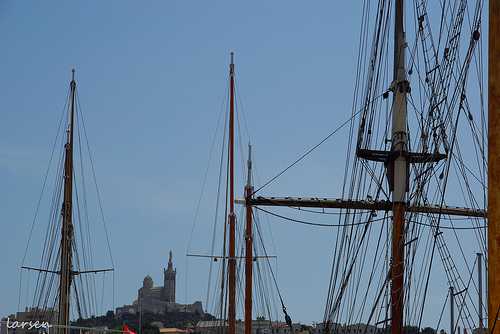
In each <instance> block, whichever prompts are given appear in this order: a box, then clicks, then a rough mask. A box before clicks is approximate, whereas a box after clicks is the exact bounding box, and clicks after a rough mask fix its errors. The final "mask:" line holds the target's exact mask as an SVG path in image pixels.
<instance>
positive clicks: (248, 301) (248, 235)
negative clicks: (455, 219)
mask: <svg viewBox="0 0 500 334" xmlns="http://www.w3.org/2000/svg"><path fill="white" fill-rule="evenodd" d="M245 190H246V197H247V198H250V197H251V196H252V193H253V186H252V146H251V145H248V178H247V185H246V187H245ZM246 209H247V212H246V223H247V224H246V225H247V227H246V232H245V245H246V254H245V334H252V261H253V257H252V246H253V234H252V206H251V205H250V203H247V204H246Z"/></svg>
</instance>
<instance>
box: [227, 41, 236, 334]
mask: <svg viewBox="0 0 500 334" xmlns="http://www.w3.org/2000/svg"><path fill="white" fill-rule="evenodd" d="M229 73H230V80H231V92H230V94H231V95H230V103H229V260H228V265H229V334H236V215H235V213H234V64H233V52H232V51H231V65H230V72H229Z"/></svg>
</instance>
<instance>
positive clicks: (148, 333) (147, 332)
mask: <svg viewBox="0 0 500 334" xmlns="http://www.w3.org/2000/svg"><path fill="white" fill-rule="evenodd" d="M141 333H142V334H160V329H159V328H158V327H157V326H154V325H151V324H150V323H148V322H146V323H143V324H142V327H141Z"/></svg>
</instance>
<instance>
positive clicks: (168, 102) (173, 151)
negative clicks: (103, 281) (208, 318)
mask: <svg viewBox="0 0 500 334" xmlns="http://www.w3.org/2000/svg"><path fill="white" fill-rule="evenodd" d="M362 5H363V4H362V3H361V2H360V1H352V2H350V1H344V2H340V1H315V2H305V1H291V2H289V1H252V2H229V1H216V2H211V1H210V2H209V1H146V2H138V1H105V2H98V1H86V2H83V1H81V2H69V1H48V2H40V1H2V2H1V3H0V45H1V48H0V115H1V116H0V117H1V122H0V124H1V125H0V169H1V175H2V181H1V191H0V196H1V197H0V203H1V204H0V205H1V207H0V220H1V224H2V232H1V234H0V245H1V246H0V247H1V250H0V261H1V263H2V267H3V268H2V275H1V276H0V315H1V316H6V315H8V314H10V313H14V312H16V311H17V310H18V292H19V274H20V266H21V262H22V258H23V254H24V250H25V247H26V241H27V238H28V234H29V229H30V228H31V223H32V220H33V216H34V214H35V210H36V205H37V201H38V196H39V193H40V190H41V187H42V184H43V178H44V175H45V171H46V168H47V164H48V161H49V157H50V153H51V150H52V145H53V143H54V138H55V136H56V131H57V126H58V124H59V119H60V115H61V112H62V108H63V105H64V101H65V98H66V94H67V90H68V86H69V82H70V80H71V69H72V68H75V69H76V82H77V89H78V93H79V99H80V103H81V107H82V110H83V114H84V117H85V125H86V129H87V134H88V137H89V144H90V148H91V153H92V159H93V163H94V168H95V173H96V177H97V182H98V185H99V189H100V195H101V202H102V205H103V210H104V216H105V217H106V224H107V229H108V234H109V237H110V245H111V250H112V253H113V260H114V266H115V293H114V294H115V296H114V302H113V301H109V300H108V301H106V302H105V304H104V306H103V309H104V312H106V311H107V310H108V309H113V308H115V307H118V306H122V305H124V304H129V303H131V302H132V301H133V300H135V299H136V298H137V289H138V288H139V287H141V285H142V280H143V278H144V277H145V276H146V275H147V274H149V275H151V276H152V278H153V280H154V282H155V286H157V285H160V284H161V281H162V270H163V268H164V267H166V266H167V262H168V252H169V251H170V250H172V252H173V254H174V255H173V256H174V266H175V267H176V268H177V296H176V298H177V301H178V302H180V303H192V302H194V301H195V300H201V301H202V302H203V303H205V299H206V286H207V285H206V280H207V271H208V265H207V263H206V262H205V261H204V260H202V259H191V258H190V259H186V254H187V253H188V252H190V253H197V254H200V253H201V254H205V253H207V252H208V251H209V248H210V243H211V237H209V238H207V237H206V235H207V231H211V230H210V227H209V226H211V224H212V221H213V218H212V217H213V213H212V211H211V210H212V208H213V205H214V204H213V203H212V198H210V194H207V193H204V196H203V201H202V204H201V205H200V211H199V213H198V218H197V222H196V226H195V229H194V232H193V236H191V231H192V228H193V222H194V219H195V214H196V208H197V206H198V199H199V198H200V192H201V189H202V185H203V179H204V175H205V170H206V169H207V163H208V161H209V153H210V150H211V146H212V141H213V138H214V133H215V130H216V126H217V119H218V117H219V112H220V109H221V103H222V101H223V99H224V96H225V95H224V94H225V89H226V84H227V79H228V72H229V62H230V52H231V51H234V54H235V56H234V61H235V67H236V70H235V71H236V80H237V84H238V90H239V94H240V98H241V100H240V101H239V103H240V107H241V109H242V111H243V113H244V115H245V121H246V124H245V125H244V127H246V128H247V129H248V132H249V134H250V140H251V143H252V146H253V150H254V151H253V153H254V160H255V167H256V171H257V173H258V179H257V181H256V182H257V185H258V182H261V183H264V182H267V180H269V179H271V178H272V177H273V176H275V175H276V174H277V173H279V172H280V171H281V170H282V169H284V168H285V167H287V166H288V165H289V164H290V163H292V162H293V161H295V160H296V159H297V158H298V157H300V156H301V155H302V154H304V153H305V152H306V151H308V150H309V149H310V148H311V147H313V146H314V145H316V144H317V143H318V142H319V141H320V140H322V139H323V138H324V137H326V136H327V135H328V134H330V133H331V132H332V131H333V130H334V129H335V128H337V127H338V126H339V125H340V124H341V123H343V122H344V121H345V120H347V119H348V117H349V115H350V114H351V108H352V96H353V89H354V80H355V74H356V66H357V64H356V60H357V53H358V40H359V32H360V22H361V8H362ZM346 130H347V129H346ZM346 130H345V131H346ZM345 131H344V132H340V133H339V134H338V135H336V136H335V137H334V138H333V139H331V140H330V141H328V142H327V144H325V145H324V146H322V147H321V148H320V149H319V150H317V151H315V152H314V153H313V154H312V155H311V157H310V158H309V159H308V160H305V161H303V162H301V163H300V164H299V166H297V168H295V169H293V170H292V171H291V172H289V173H287V174H286V175H284V176H283V177H280V178H279V179H278V180H277V181H275V182H273V184H272V185H271V186H269V187H268V188H267V189H266V190H265V191H266V193H265V194H267V195H277V196H312V197H316V196H317V197H331V198H336V197H340V190H341V181H340V180H341V177H340V175H343V168H344V162H343V159H344V156H345V152H346V148H345V144H346V141H347V139H346V138H345V137H346V136H345V134H346V132H345ZM246 140H248V139H246ZM246 144H247V143H246V142H245V143H243V145H244V146H246ZM217 149H218V148H216V150H217ZM215 175H216V174H212V176H209V180H208V181H207V186H206V190H205V191H206V192H209V191H212V193H213V190H209V188H210V187H212V188H214V187H215V181H214V179H213V178H214V177H215ZM335 175H337V176H338V177H337V178H335V177H334V176H335ZM243 186H244V181H243V180H241V178H240V179H239V180H238V183H237V187H239V188H237V194H241V193H242V191H243ZM238 189H241V191H240V190H238ZM266 224H267V223H266ZM269 226H270V228H271V230H272V234H273V236H272V241H271V243H272V244H273V245H274V246H273V247H274V249H273V250H272V252H275V253H276V255H277V256H278V260H276V263H275V264H276V269H277V273H276V274H277V277H278V283H279V284H280V285H283V287H280V289H281V293H282V295H283V297H284V299H285V303H286V304H287V309H288V312H289V313H290V314H291V316H292V319H293V320H294V322H298V321H302V322H303V323H309V324H311V323H312V322H313V321H317V322H319V321H321V320H322V317H323V312H324V304H325V298H326V297H325V296H326V291H327V288H328V279H329V273H330V268H331V261H332V259H331V249H330V247H328V245H329V242H330V240H331V238H332V235H331V234H330V233H329V232H326V231H325V229H320V228H311V227H304V226H298V225H294V224H291V223H288V222H283V221H280V220H273V221H271V222H269ZM198 228H199V229H200V230H201V231H200V232H198ZM42 231H43V229H42ZM325 232H326V233H325ZM40 233H41V232H40ZM210 233H211V232H210ZM210 235H211V234H210ZM40 237H42V236H41V235H40ZM188 244H190V249H189V250H188ZM101 246H102V245H101ZM98 247H100V246H98ZM100 251H101V250H99V251H98V252H100ZM99 254H100V253H99ZM35 255H36V254H35ZM103 265H104V264H103ZM304 282H305V283H304ZM446 292H447V291H444V292H443V294H444V295H446ZM20 306H21V308H23V307H24V303H23V302H21V305H20ZM241 317H243V316H241ZM432 321H434V319H433V320H432Z"/></svg>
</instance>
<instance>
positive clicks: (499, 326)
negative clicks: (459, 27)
mask: <svg viewBox="0 0 500 334" xmlns="http://www.w3.org/2000/svg"><path fill="white" fill-rule="evenodd" d="M489 20H490V22H489V42H488V50H489V51H488V273H489V274H488V329H489V331H488V333H489V334H497V333H500V322H498V321H497V319H498V318H499V317H500V313H499V311H500V275H498V273H499V272H500V259H499V256H500V208H499V207H498V203H500V60H499V59H500V40H499V39H498V36H499V34H500V0H490V6H489Z"/></svg>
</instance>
